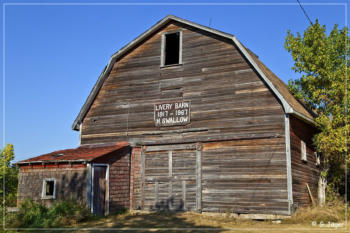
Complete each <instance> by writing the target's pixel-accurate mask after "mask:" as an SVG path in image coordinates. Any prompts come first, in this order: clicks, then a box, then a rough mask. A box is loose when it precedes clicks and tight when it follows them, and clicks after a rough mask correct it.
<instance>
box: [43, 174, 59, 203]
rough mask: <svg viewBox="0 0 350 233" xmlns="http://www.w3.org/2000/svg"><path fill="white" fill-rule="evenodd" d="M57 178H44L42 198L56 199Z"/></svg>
mask: <svg viewBox="0 0 350 233" xmlns="http://www.w3.org/2000/svg"><path fill="white" fill-rule="evenodd" d="M55 194H56V180H55V179H52V178H49V179H44V181H43V189H42V199H55V198H56V195H55Z"/></svg>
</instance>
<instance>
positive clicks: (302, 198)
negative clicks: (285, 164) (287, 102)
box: [290, 116, 320, 206]
mask: <svg viewBox="0 0 350 233" xmlns="http://www.w3.org/2000/svg"><path fill="white" fill-rule="evenodd" d="M315 133H316V130H315V128H314V127H312V126H310V125H308V124H306V123H304V122H302V121H301V120H299V119H298V118H295V117H293V116H291V117H290V136H291V137H290V144H291V157H292V183H293V200H294V203H295V204H296V205H298V206H306V205H310V204H311V198H310V195H309V193H308V189H307V187H306V183H308V185H309V187H310V189H311V192H312V194H313V197H314V199H315V200H317V185H318V178H319V172H320V171H319V168H318V167H317V166H316V156H315V154H314V151H315V150H314V147H313V145H312V137H313V135H314V134H315ZM301 140H303V141H304V142H305V143H306V156H307V161H302V159H301Z"/></svg>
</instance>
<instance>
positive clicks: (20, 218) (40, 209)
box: [6, 200, 91, 228]
mask: <svg viewBox="0 0 350 233" xmlns="http://www.w3.org/2000/svg"><path fill="white" fill-rule="evenodd" d="M90 217H91V214H90V211H89V210H88V209H87V208H86V207H85V206H84V205H83V204H81V203H77V202H75V201H73V200H70V201H57V202H55V203H54V204H53V205H52V206H51V207H49V208H48V207H46V206H44V205H43V204H40V203H37V202H34V201H32V200H26V201H24V202H23V203H22V204H21V206H20V209H19V212H17V213H15V214H8V216H7V219H6V220H7V222H8V225H9V226H11V227H14V228H42V227H44V228H49V227H63V226H69V225H74V224H77V223H78V222H82V221H84V220H88V219H90Z"/></svg>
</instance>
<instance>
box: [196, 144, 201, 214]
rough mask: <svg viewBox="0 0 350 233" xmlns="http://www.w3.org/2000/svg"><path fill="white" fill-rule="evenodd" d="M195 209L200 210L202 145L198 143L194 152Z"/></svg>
mask: <svg viewBox="0 0 350 233" xmlns="http://www.w3.org/2000/svg"><path fill="white" fill-rule="evenodd" d="M196 176H197V181H196V186H197V188H196V209H197V211H198V212H201V210H202V144H201V143H198V145H197V150H196Z"/></svg>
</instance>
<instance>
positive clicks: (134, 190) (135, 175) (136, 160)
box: [130, 147, 142, 209]
mask: <svg viewBox="0 0 350 233" xmlns="http://www.w3.org/2000/svg"><path fill="white" fill-rule="evenodd" d="M141 166H142V165H141V148H136V147H135V148H133V150H132V154H131V167H130V169H131V170H130V209H140V208H141V182H142V181H141Z"/></svg>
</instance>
